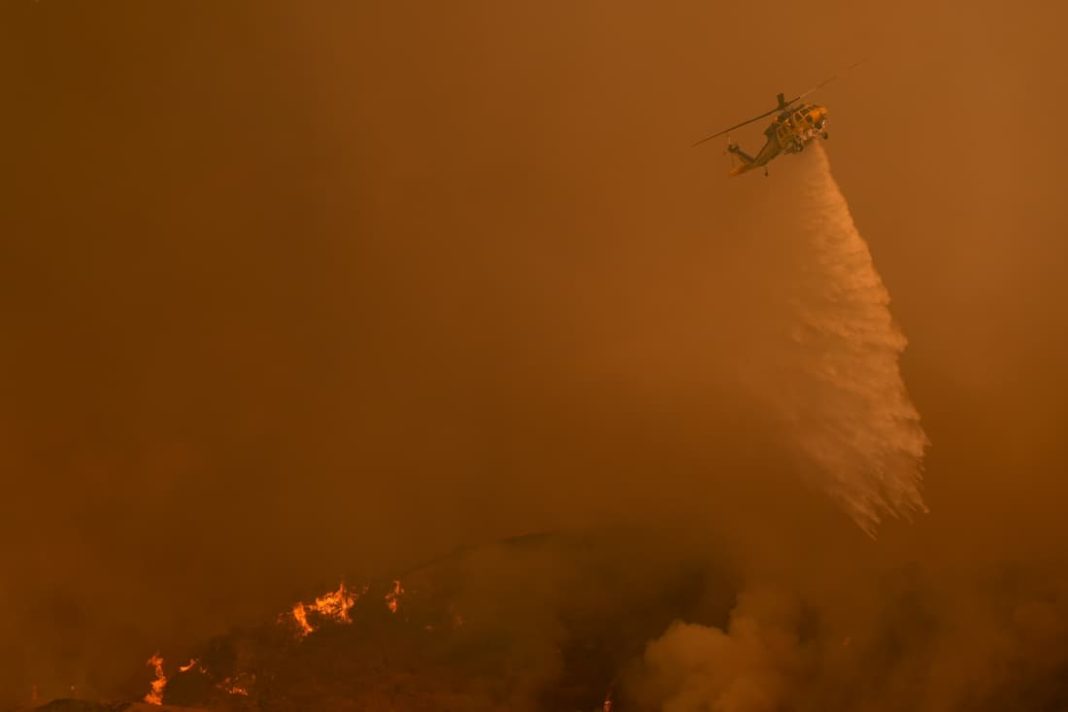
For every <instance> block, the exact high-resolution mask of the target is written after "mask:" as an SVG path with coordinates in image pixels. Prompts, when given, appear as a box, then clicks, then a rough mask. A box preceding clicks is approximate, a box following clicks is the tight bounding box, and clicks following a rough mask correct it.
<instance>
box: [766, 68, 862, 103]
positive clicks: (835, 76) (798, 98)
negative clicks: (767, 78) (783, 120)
mask: <svg viewBox="0 0 1068 712" xmlns="http://www.w3.org/2000/svg"><path fill="white" fill-rule="evenodd" d="M867 61H868V60H867V59H866V58H865V59H862V60H860V61H859V62H854V63H853V64H851V65H849V66H848V67H846V68H845V69H843V70H842V72H841V74H832V75H831V76H829V77H827V78H826V79H824V80H823V81H822V82H820V83H819V84H817V85H816V86H814V87H812V88H811V89H809V90H808V91H806V92H802V93H801V94H798V95H797V96H795V97H794V98H793V99H791V100H790V101H788V102H786V103H787V104H792V103H794V102H795V101H801V100H802V99H804V98H805V97H806V96H808V95H809V94H811V93H812V92H814V91H816V90H817V89H822V88H823V87H825V86H827V85H828V84H830V83H831V82H833V81H834V80H835V79H838V77H840V76H841V75H842V74H848V73H849V72H851V71H853V70H854V69H856V68H857V67H859V66H860V65H862V64H864V63H865V62H867Z"/></svg>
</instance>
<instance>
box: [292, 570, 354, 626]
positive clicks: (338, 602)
mask: <svg viewBox="0 0 1068 712" xmlns="http://www.w3.org/2000/svg"><path fill="white" fill-rule="evenodd" d="M358 598H359V595H358V594H356V593H353V592H352V591H350V590H348V589H347V588H345V584H344V583H342V584H341V585H340V586H338V588H337V590H336V591H331V592H330V593H324V594H323V595H322V596H319V597H318V598H316V599H315V602H314V603H304V602H303V601H298V602H297V603H296V604H294V606H293V608H292V609H291V610H290V615H292V616H293V620H294V621H295V622H296V624H297V627H298V628H299V629H300V630H299V631H298V634H299V635H300V637H301V638H304V637H307V636H308V635H310V634H311V633H313V632H315V626H313V625H312V624H311V621H310V620H308V614H309V613H315V614H317V615H318V616H320V617H322V618H326V619H329V620H332V621H334V622H335V623H351V622H352V618H350V617H349V611H350V610H352V607H353V606H355V605H356V599H358Z"/></svg>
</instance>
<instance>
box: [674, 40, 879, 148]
mask: <svg viewBox="0 0 1068 712" xmlns="http://www.w3.org/2000/svg"><path fill="white" fill-rule="evenodd" d="M867 61H868V60H867V58H865V59H862V60H860V61H859V62H854V63H853V64H851V65H849V66H848V67H846V68H845V69H844V70H842V74H848V73H849V72H851V71H853V70H854V69H856V68H857V67H859V66H860V65H862V64H864V63H865V62H867ZM838 77H839V75H838V74H832V75H831V76H829V77H827V78H826V79H824V80H823V81H822V82H820V83H819V84H817V85H816V86H814V87H812V88H811V89H809V90H808V91H805V92H802V93H801V94H798V95H797V96H795V97H794V98H793V99H790V100H789V101H786V102H784V103H783V104H782V105H781V106H776V107H775V108H774V109H771V110H770V111H765V112H764V113H763V114H761V115H760V116H754V117H753V118H751V119H747V120H745V121H743V122H742V123H740V124H735V125H734V126H731V127H730V128H729V129H723V130H722V131H720V132H719V133H714V134H712V135H711V136H705V137H704V138H703V139H701V140H700V141H698V142H697V143H695V144H693V146H691V147H690V148H693V147H694V146H700V145H701V144H702V143H704V142H705V141H711V140H712V139H714V138H717V137H719V136H722V135H723V134H725V133H730V132H731V131H734V130H735V129H740V128H741V127H743V126H746V125H747V124H751V123H753V122H754V121H760V120H761V119H763V118H766V117H768V116H771V115H772V114H777V113H778V112H780V111H783V110H785V109H786V107H788V106H790V105H791V104H796V103H797V102H799V101H801V100H802V99H804V98H805V97H806V96H808V95H809V94H811V93H812V92H814V91H816V90H817V89H822V88H823V87H825V86H827V85H828V84H830V83H831V82H833V81H834V80H835V79H837V78H838Z"/></svg>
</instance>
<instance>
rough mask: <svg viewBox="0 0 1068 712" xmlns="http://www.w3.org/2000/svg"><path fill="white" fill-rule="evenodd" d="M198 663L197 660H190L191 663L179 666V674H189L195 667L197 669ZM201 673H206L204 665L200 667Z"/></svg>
mask: <svg viewBox="0 0 1068 712" xmlns="http://www.w3.org/2000/svg"><path fill="white" fill-rule="evenodd" d="M198 662H199V661H198V660H197V659H196V658H189V662H187V663H186V664H185V665H179V666H178V672H189V671H190V670H192V669H193V668H194V667H196V665H197V663H198ZM200 671H201V672H203V671H204V666H203V665H201V666H200Z"/></svg>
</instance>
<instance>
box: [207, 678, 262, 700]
mask: <svg viewBox="0 0 1068 712" xmlns="http://www.w3.org/2000/svg"><path fill="white" fill-rule="evenodd" d="M255 681H256V676H255V675H253V674H252V673H238V674H237V675H235V676H233V677H228V678H226V679H225V680H223V681H222V682H220V683H219V684H218V685H216V687H218V688H219V689H220V690H222V691H223V692H225V693H226V694H228V695H238V696H240V697H248V696H249V685H251V684H252V683H254V682H255Z"/></svg>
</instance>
